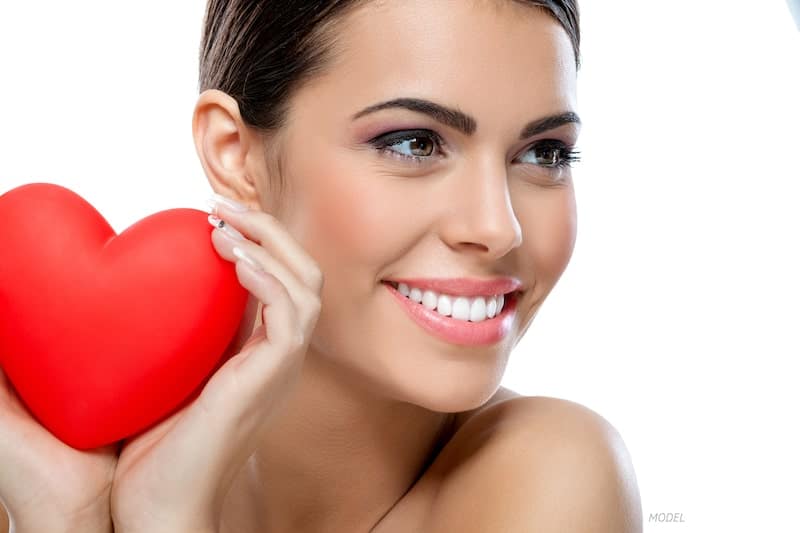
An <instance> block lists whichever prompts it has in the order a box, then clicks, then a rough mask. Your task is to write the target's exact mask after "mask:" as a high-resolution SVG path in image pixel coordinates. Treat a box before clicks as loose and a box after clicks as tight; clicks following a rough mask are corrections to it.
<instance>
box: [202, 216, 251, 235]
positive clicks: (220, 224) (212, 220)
mask: <svg viewBox="0 0 800 533" xmlns="http://www.w3.org/2000/svg"><path fill="white" fill-rule="evenodd" d="M208 223H209V224H211V225H212V226H214V227H215V228H219V229H221V230H222V231H224V232H225V234H226V235H228V236H230V237H231V238H233V239H235V240H237V241H243V240H244V235H242V234H241V233H239V232H238V231H237V230H236V228H234V227H233V226H231V225H230V224H227V223H225V221H224V220H222V219H221V218H217V217H215V216H214V215H208Z"/></svg>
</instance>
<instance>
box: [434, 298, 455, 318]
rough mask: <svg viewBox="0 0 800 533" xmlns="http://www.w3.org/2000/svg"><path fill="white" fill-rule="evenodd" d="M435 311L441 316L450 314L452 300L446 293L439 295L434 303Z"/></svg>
mask: <svg viewBox="0 0 800 533" xmlns="http://www.w3.org/2000/svg"><path fill="white" fill-rule="evenodd" d="M436 312H437V313H439V314H440V315H442V316H450V314H451V313H452V312H453V300H452V298H450V297H449V296H447V295H446V294H442V295H441V296H439V301H438V302H437V304H436Z"/></svg>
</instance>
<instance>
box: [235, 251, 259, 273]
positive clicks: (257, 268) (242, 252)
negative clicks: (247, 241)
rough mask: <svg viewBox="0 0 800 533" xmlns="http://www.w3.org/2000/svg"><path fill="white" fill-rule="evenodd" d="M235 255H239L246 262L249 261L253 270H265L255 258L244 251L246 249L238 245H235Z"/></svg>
mask: <svg viewBox="0 0 800 533" xmlns="http://www.w3.org/2000/svg"><path fill="white" fill-rule="evenodd" d="M233 255H235V256H236V257H238V258H239V259H241V260H242V261H244V262H245V263H247V265H248V266H250V267H252V268H253V270H255V271H256V272H262V271H263V270H264V269H263V268H261V267H260V266H259V264H258V263H256V262H255V260H253V258H252V257H250V256H249V255H247V254H246V253H244V250H242V249H241V248H239V247H238V246H234V247H233Z"/></svg>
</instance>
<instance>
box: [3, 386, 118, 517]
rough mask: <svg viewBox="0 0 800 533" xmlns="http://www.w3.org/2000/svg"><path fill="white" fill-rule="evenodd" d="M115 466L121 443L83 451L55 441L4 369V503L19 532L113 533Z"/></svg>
mask: <svg viewBox="0 0 800 533" xmlns="http://www.w3.org/2000/svg"><path fill="white" fill-rule="evenodd" d="M116 463H117V446H116V445H110V446H104V447H102V448H96V449H94V450H88V451H81V450H76V449H74V448H72V447H70V446H69V445H67V444H64V443H63V442H61V441H60V440H58V439H57V438H56V437H54V436H53V434H52V433H50V432H49V431H48V430H47V429H45V428H44V427H43V426H41V425H40V424H39V422H37V421H36V419H35V418H34V417H33V416H32V415H31V413H30V411H28V409H27V407H25V405H24V404H23V403H22V402H21V401H20V399H19V397H18V396H17V394H16V392H15V391H14V388H13V387H12V385H11V383H10V382H9V381H8V378H7V377H6V375H5V373H4V372H3V371H2V370H0V502H2V503H3V504H4V505H5V507H6V509H7V510H8V514H9V515H10V517H11V519H12V521H13V523H14V524H15V530H16V531H19V532H20V533H23V532H25V533H27V532H36V531H42V532H48V533H50V532H60V531H64V532H66V531H85V532H87V533H93V532H98V533H100V532H103V533H105V532H109V531H113V529H112V524H111V516H110V509H109V507H110V494H111V481H112V479H113V477H114V468H115V466H116Z"/></svg>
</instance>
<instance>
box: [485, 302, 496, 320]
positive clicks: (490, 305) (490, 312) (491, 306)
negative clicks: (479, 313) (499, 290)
mask: <svg viewBox="0 0 800 533" xmlns="http://www.w3.org/2000/svg"><path fill="white" fill-rule="evenodd" d="M495 311H497V299H496V298H490V299H489V301H488V302H486V316H488V317H489V318H494V313H495Z"/></svg>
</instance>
